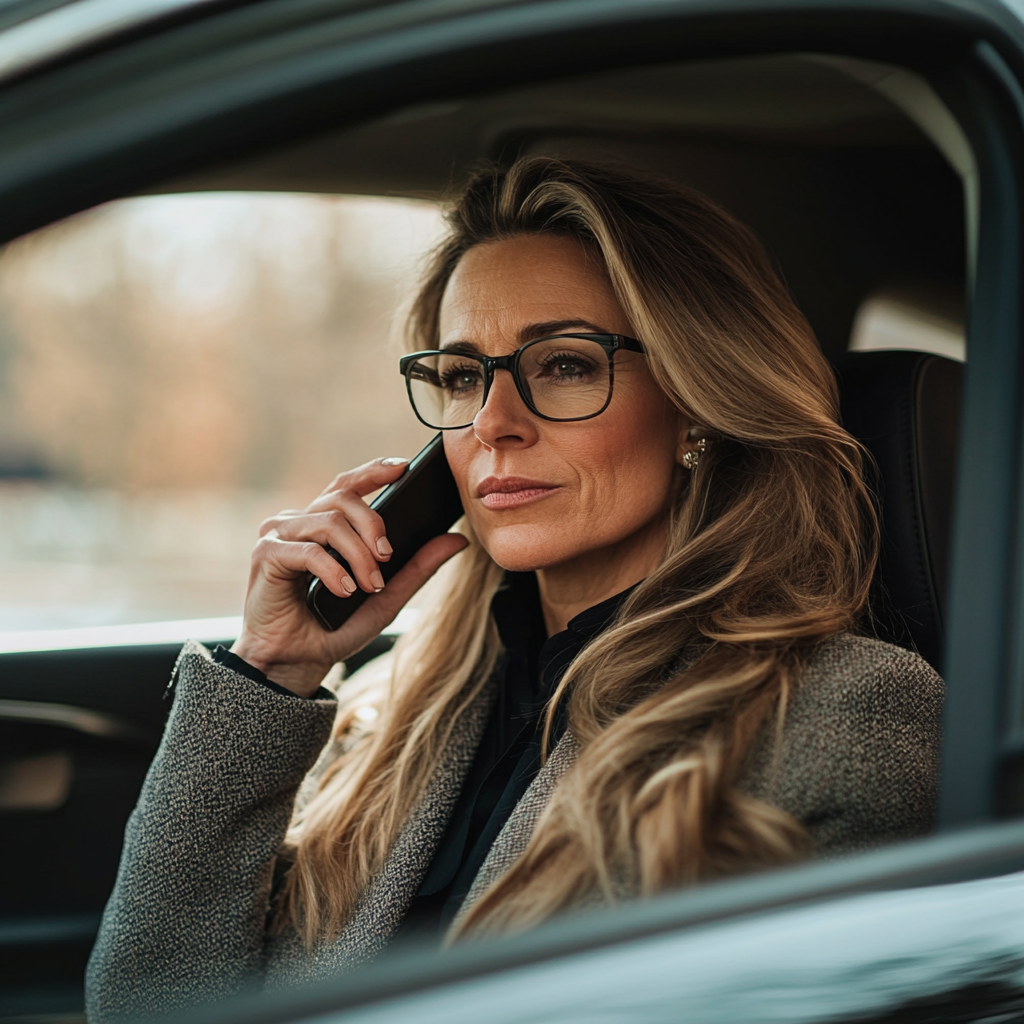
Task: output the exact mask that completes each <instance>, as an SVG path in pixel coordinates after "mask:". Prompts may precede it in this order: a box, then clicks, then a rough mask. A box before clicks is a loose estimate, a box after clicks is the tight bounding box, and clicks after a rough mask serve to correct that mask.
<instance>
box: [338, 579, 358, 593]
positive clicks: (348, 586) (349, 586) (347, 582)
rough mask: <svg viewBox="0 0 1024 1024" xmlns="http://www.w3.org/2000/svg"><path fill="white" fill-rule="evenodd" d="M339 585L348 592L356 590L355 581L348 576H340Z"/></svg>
mask: <svg viewBox="0 0 1024 1024" xmlns="http://www.w3.org/2000/svg"><path fill="white" fill-rule="evenodd" d="M341 585H342V587H343V588H344V589H345V590H346V591H347V592H348V593H349V594H354V593H355V592H356V581H355V580H354V579H352V578H351V577H349V576H344V577H342V580H341Z"/></svg>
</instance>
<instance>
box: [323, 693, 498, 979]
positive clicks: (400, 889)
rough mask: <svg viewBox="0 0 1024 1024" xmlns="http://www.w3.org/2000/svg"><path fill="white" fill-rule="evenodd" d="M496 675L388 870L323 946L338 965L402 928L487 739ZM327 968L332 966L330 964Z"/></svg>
mask: <svg viewBox="0 0 1024 1024" xmlns="http://www.w3.org/2000/svg"><path fill="white" fill-rule="evenodd" d="M496 682H497V681H496V680H495V679H493V678H492V680H491V681H490V682H488V683H487V684H486V685H485V686H484V688H483V690H482V691H481V692H480V694H479V696H478V697H477V698H476V699H475V700H474V702H473V704H472V705H471V706H470V707H469V709H468V711H467V714H466V718H465V720H464V722H463V723H462V724H461V725H460V726H459V728H458V729H456V730H455V732H454V733H453V734H452V737H451V739H450V740H449V741H448V746H447V748H446V749H445V753H444V756H443V757H442V759H441V763H440V765H439V767H438V769H437V771H436V772H435V773H434V776H433V778H432V779H431V780H430V782H429V783H428V784H427V789H426V792H425V793H424V795H423V799H422V800H421V801H420V803H419V804H418V805H417V806H416V807H415V808H414V810H413V812H412V814H410V816H409V818H408V820H407V821H406V823H405V825H403V826H402V830H401V831H400V832H399V834H398V838H397V839H396V840H395V844H394V846H393V847H392V849H391V854H390V856H389V857H388V859H387V862H386V863H385V865H384V868H383V870H382V871H381V872H380V874H379V875H377V876H376V877H375V878H374V879H373V880H372V881H371V882H370V884H369V885H368V886H367V888H366V891H365V892H364V893H363V896H362V898H361V899H360V901H359V905H358V906H357V908H356V911H355V913H354V914H353V915H352V917H351V918H350V919H349V922H348V924H347V925H346V926H345V927H344V929H343V930H342V932H341V934H340V935H339V936H338V938H337V940H336V941H335V942H334V943H332V944H331V946H330V947H329V949H325V950H323V954H326V959H327V960H328V961H332V962H333V969H334V970H337V969H338V968H339V967H341V966H342V965H344V967H346V968H347V967H352V966H355V965H356V964H357V963H359V962H361V961H363V960H367V959H369V958H371V957H373V956H376V955H377V954H378V953H380V952H381V951H382V950H383V949H384V948H385V947H386V946H387V944H388V941H389V940H390V938H391V937H392V936H393V935H394V933H395V932H396V931H397V930H398V927H399V925H400V924H401V923H402V919H403V918H404V917H405V914H406V911H407V910H408V909H409V904H410V903H411V902H412V900H413V897H414V896H415V895H416V891H417V889H419V887H420V884H421V883H422V881H423V878H424V876H425V875H426V872H427V868H428V867H429V866H430V862H431V860H432V859H433V856H434V851H435V849H436V848H437V844H438V843H439V842H440V841H441V837H442V835H444V830H445V829H446V828H447V826H448V821H449V819H450V818H451V815H452V811H453V810H454V808H455V803H456V801H457V800H458V797H459V793H460V792H461V790H462V784H463V782H464V780H465V777H466V773H467V772H468V771H469V767H470V765H471V764H472V762H473V757H474V755H475V754H476V748H477V747H478V746H479V744H480V740H481V738H482V737H483V733H484V728H485V727H486V724H487V718H488V715H489V714H490V711H491V705H492V704H493V702H494V697H495V694H496ZM324 966H325V967H327V968H328V970H330V969H331V966H332V965H331V964H325V965H324Z"/></svg>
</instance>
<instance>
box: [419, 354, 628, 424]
mask: <svg viewBox="0 0 1024 1024" xmlns="http://www.w3.org/2000/svg"><path fill="white" fill-rule="evenodd" d="M620 349H625V350H626V351H628V352H643V351H644V347H643V345H642V344H641V343H640V342H639V341H637V340H636V339H635V338H627V337H625V335H622V334H558V335H555V336H554V337H551V338H538V339H537V340H536V341H531V342H529V343H528V344H526V345H523V347H522V348H519V349H516V351H515V352H511V353H509V355H507V356H485V355H481V354H478V353H476V352H460V351H451V350H448V351H429V352H413V353H412V355H408V356H403V357H402V359H401V361H400V362H399V369H400V371H401V373H402V375H403V376H404V377H405V386H406V389H407V390H408V392H409V401H410V402H412V407H413V411H414V412H415V413H416V416H417V417H418V419H419V421H420V422H421V423H423V424H425V425H426V426H428V427H430V428H432V429H433V430H458V429H459V428H461V427H468V426H470V425H471V424H472V423H473V420H474V419H476V415H477V413H478V412H479V411H480V410H481V409H482V408H483V407H484V403H485V402H486V401H487V395H488V392H489V391H490V390H491V382H492V381H493V380H494V371H495V370H508V372H509V373H511V374H512V380H513V381H515V385H516V390H517V391H518V392H519V395H520V397H521V398H522V400H523V402H525V403H526V407H527V408H528V409H529V410H530V411H531V412H532V413H535V414H536V415H537V416H540V418H541V419H545V420H558V421H567V420H589V419H590V418H591V417H593V416H598V415H600V414H601V413H602V412H604V411H605V409H607V408H608V403H609V402H610V401H611V400H612V387H613V385H614V383H615V353H616V352H618V351H619V350H620Z"/></svg>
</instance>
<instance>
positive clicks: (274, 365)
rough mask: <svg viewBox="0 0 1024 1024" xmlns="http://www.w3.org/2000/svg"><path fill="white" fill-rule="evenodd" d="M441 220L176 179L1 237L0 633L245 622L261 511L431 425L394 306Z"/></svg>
mask: <svg viewBox="0 0 1024 1024" xmlns="http://www.w3.org/2000/svg"><path fill="white" fill-rule="evenodd" d="M440 227H441V212H440V208H439V207H438V206H437V205H436V204H431V203H426V202H416V201H410V200H396V199H387V198H377V197H369V198H361V197H332V196H323V195H309V194H306V195H298V194H276V195H275V194H264V193H237V194H228V193H214V194H193V195H167V196H153V197H143V198H138V199H129V200H124V201H121V202H116V203H112V204H109V205H107V206H104V207H101V208H99V209H96V210H93V211H90V212H87V213H84V214H81V215H78V216H76V217H73V218H71V219H69V220H67V221H64V222H61V223H59V224H57V225H54V226H53V227H50V228H46V229H44V230H42V231H39V232H37V233H35V234H32V235H30V236H27V237H25V238H23V239H20V240H19V241H17V242H14V243H12V244H11V245H9V246H7V247H6V249H5V250H4V251H3V252H2V254H0V332H2V333H0V520H2V521H3V523H4V529H3V531H2V533H0V649H7V650H15V649H19V648H21V649H24V648H26V647H31V646H32V645H33V643H36V644H45V643H48V642H49V643H57V642H59V641H60V639H61V636H60V634H61V633H63V634H64V640H65V641H66V643H65V644H63V645H65V646H67V645H75V644H81V643H93V642H103V641H104V640H108V641H109V640H110V639H113V638H116V637H118V636H122V637H135V638H142V637H145V636H146V635H147V633H146V631H145V630H144V629H143V630H140V629H135V630H134V631H133V630H131V629H128V630H127V631H126V630H125V629H123V628H121V629H120V630H119V627H125V626H138V625H140V624H144V623H147V622H156V621H168V620H214V621H213V622H206V623H204V624H202V625H200V624H196V626H195V627H194V631H198V632H200V633H204V634H207V635H213V636H216V637H218V638H221V637H228V636H231V635H233V629H234V628H237V627H236V626H235V625H234V622H235V619H236V617H237V616H239V615H240V614H241V602H242V597H243V596H244V586H245V580H246V577H247V573H248V568H247V567H248V560H249V552H250V550H251V547H252V544H253V542H254V540H255V538H256V536H257V528H258V524H259V522H260V521H261V520H262V519H263V518H265V517H266V516H268V515H271V514H273V513H274V512H276V511H277V510H278V509H280V508H288V507H296V506H301V505H305V504H307V503H308V502H309V501H310V500H312V498H313V497H314V496H315V495H316V494H318V493H319V492H320V490H321V489H322V488H323V487H324V486H326V484H327V483H329V482H330V480H331V479H332V478H333V477H334V475H335V474H337V473H339V472H341V471H343V470H345V469H348V468H350V467H352V466H355V465H358V464H360V463H362V462H365V461H368V460H369V459H372V458H377V457H380V456H388V455H402V456H405V457H410V456H411V455H413V454H414V453H415V452H416V451H417V450H418V449H419V448H420V447H421V446H422V444H423V443H424V442H425V440H426V439H428V438H429V437H430V436H431V435H430V432H429V431H427V430H426V429H425V428H423V427H421V426H420V425H419V424H418V423H417V422H416V420H415V419H414V417H413V416H412V414H411V411H410V410H409V409H408V402H407V399H406V397H405V393H404V386H403V382H402V379H401V377H400V376H399V374H398V372H397V360H398V356H399V354H400V351H401V342H400V333H401V332H400V324H398V323H397V322H396V317H395V311H396V309H398V308H399V307H400V306H401V304H402V301H403V298H404V297H405V296H407V295H409V294H410V293H411V290H412V288H413V287H414V282H415V280H416V277H417V273H418V267H419V263H420V257H422V255H423V253H424V252H425V251H426V250H428V249H429V247H430V246H431V244H432V243H433V242H434V241H435V239H436V238H437V237H438V233H439V231H440ZM222 620H223V621H222ZM67 631H70V632H67ZM90 631H91V632H90Z"/></svg>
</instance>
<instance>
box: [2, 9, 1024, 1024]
mask: <svg viewBox="0 0 1024 1024" xmlns="http://www.w3.org/2000/svg"><path fill="white" fill-rule="evenodd" d="M521 153H551V154H556V155H600V156H605V157H611V158H614V159H619V160H625V161H628V162H632V163H637V164H641V165H644V166H647V167H650V168H652V169H654V170H657V171H659V172H661V173H664V174H668V175H670V176H674V177H677V178H680V179H682V180H686V181H687V182H689V183H691V184H694V185H696V186H697V187H698V188H701V189H702V190H704V191H705V192H707V193H708V194H709V195H711V196H712V197H713V198H715V199H716V200H718V201H719V202H721V203H722V204H724V205H725V206H726V207H728V208H729V209H730V210H732V211H733V212H735V213H736V214H737V215H738V216H739V217H740V218H741V219H743V220H744V221H746V222H747V223H749V224H750V225H751V226H752V227H753V228H754V229H755V230H756V231H757V232H758V234H759V235H760V236H761V237H762V239H763V240H764V241H765V242H766V244H767V246H768V247H769V249H770V251H771V252H772V253H773V254H774V257H775V258H776V260H777V261H778V264H779V266H780V269H781V271H782V273H783V274H784V277H785V279H786V281H787V283H788V285H789V287H790V288H791V289H792V291H793V293H794V295H795V296H796V298H797V300H798V302H799V304H800V305H801V307H802V308H803V309H804V311H805V312H806V313H807V315H808V318H809V319H810V321H811V323H812V325H813V327H814V328H815V331H816V332H817V334H818V336H819V339H820V341H821V343H822V347H823V350H824V351H825V353H826V355H827V356H828V357H829V358H830V359H832V361H833V362H834V363H835V365H836V366H837V369H838V372H839V374H840V379H841V384H842V388H843V395H844V416H845V421H846V423H847V425H848V426H849V427H850V428H851V430H852V431H853V432H854V433H855V434H856V435H857V436H858V437H860V438H861V440H863V441H864V443H865V444H866V445H867V446H868V447H869V449H871V451H872V452H873V454H874V455H875V458H876V461H877V463H878V469H879V478H878V480H877V481H876V483H877V486H878V488H879V490H880V492H881V499H882V509H883V520H884V525H885V537H884V549H883V561H882V566H881V569H880V576H879V585H878V587H877V589H876V594H875V605H874V607H875V611H876V617H875V624H876V628H877V630H878V632H879V634H880V635H882V636H884V637H887V638H889V639H892V640H894V641H896V642H899V643H903V644H905V645H907V646H913V647H915V648H916V649H918V650H919V651H920V652H921V653H922V655H923V656H924V657H925V658H926V659H927V660H929V661H930V662H931V663H932V664H933V665H934V666H935V667H936V668H937V669H939V670H940V672H941V673H942V675H943V677H944V678H945V680H946V683H947V699H946V715H945V739H944V749H943V764H942V792H941V807H940V824H939V830H938V832H937V834H936V835H934V836H932V837H929V838H927V839H924V840H919V841H915V842H913V843H906V844H902V845H899V846H895V847H892V848H888V849H884V850H877V851H868V852H865V853H863V854H862V855H859V856H856V857H849V858H845V859H843V860H841V861H836V862H833V863H821V864H811V865H805V866H802V867H798V868H790V869H786V870H780V871H772V872H765V873H762V874H759V875H757V876H754V877H750V878H743V879H737V880H732V881H722V882H717V883H713V884H707V885H703V886H700V887H698V888H696V889H694V890H691V891H687V892H680V893H675V894H671V895H666V896H663V897H659V898H657V899H651V900H649V901H645V902H643V903H639V904H635V905H628V906H624V907H620V908H615V909H613V910H608V911H602V912H600V913H595V914H593V915H587V916H580V917H578V918H570V919H566V920H559V921H555V922H553V923H551V924H549V925H546V926H544V927H542V928H539V929H536V930H535V931H533V932H531V933H529V934H525V935H521V936H518V937H514V938H509V939H502V940H500V941H493V942H488V943H481V944H473V945H471V946H466V947H456V948H455V949H453V950H450V951H443V952H438V951H433V950H416V949H413V950H407V951H402V950H397V951H396V952H395V953H394V954H393V955H389V956H387V957H384V958H382V959H381V960H380V961H379V962H377V963H375V964H373V965H371V966H370V967H368V968H367V969H365V970H364V971H361V972H358V973H356V974H354V975H352V976H350V977H344V978H340V979H338V980H337V981H335V982H332V983H331V984H329V985H326V986H322V987H317V988H311V989H308V990H297V991H294V992H287V993H275V994H270V995H267V994H261V995H259V996H250V997H243V998H242V1000H241V1001H240V1002H239V1003H237V1004H234V1005H227V1004H226V1005H222V1006H218V1007H215V1008H210V1009H206V1010H203V1011H202V1012H201V1013H198V1014H195V1015H193V1017H192V1019H193V1020H195V1021H197V1022H198V1021H211V1022H212V1021H225V1022H226V1021H230V1020H238V1021H242V1020H245V1021H249V1022H256V1021H267V1022H272V1021H273V1022H281V1024H284V1022H286V1021H299V1020H306V1019H314V1018H316V1019H321V1020H322V1019H330V1020H338V1021H342V1020H345V1021H349V1020H351V1021H355V1020H366V1021H369V1020H374V1021H384V1020H390V1019H396V1020H397V1019H403V1020H410V1019H411V1020H418V1021H428V1020H434V1019H442V1018H443V1019H445V1020H459V1019H466V1020H468V1019H473V1020H477V1019H480V1018H481V1017H482V1016H484V1015H485V1014H486V1015H487V1017H488V1018H489V1019H494V1020H495V1021H513V1020H515V1021H524V1022H525V1021H537V1022H539V1021H543V1020H549V1019H558V1020H559V1021H568V1020H577V1019H578V1020H584V1019H586V1020H593V1019H596V1018H599V1017H604V1018H607V1019H615V1020H627V1019H628V1020H633V1021H661V1020H667V1019H670V1018H671V1019H678V1018H683V1019H692V1020H700V1021H717V1020H723V1021H724V1020H730V1021H734V1022H736V1021H769V1020H787V1021H798V1020H799V1021H824V1020H846V1019H851V1020H852V1019H858V1020H860V1019H872V1020H877V1021H882V1020H951V1021H952V1020H968V1019H970V1020H974V1019H981V1018H983V1017H985V1019H996V1017H995V1015H997V1014H1004V1015H1005V1016H1003V1017H1000V1018H999V1019H1017V1016H1018V1015H1019V1014H1020V1012H1021V1005H1022V1001H1024V996H1022V992H1024V979H1022V977H1021V964H1022V963H1024V927H1022V926H1021V924H1020V922H1021V921H1024V915H1022V914H1021V913H1020V911H1021V910H1024V875H1022V874H1021V872H1024V823H1021V822H1020V820H1019V816H1020V814H1021V812H1022V811H1024V647H1022V643H1024V639H1022V638H1024V559H1022V556H1021V553H1022V552H1024V516H1022V509H1021V500H1022V494H1024V489H1022V488H1024V465H1022V458H1024V450H1022V444H1021V437H1022V436H1024V432H1022V427H1024V402H1022V395H1021V389H1022V386H1024V373H1022V365H1021V362H1022V357H1024V333H1022V328H1024V290H1022V289H1021V287H1020V281H1021V275H1022V270H1024V266H1022V246H1024V5H1022V4H1020V3H1019V2H1018V0H631V2H630V3H628V4H624V3H621V2H612V0H376V2H374V0H362V2H360V0H248V2H246V0H223V2H222V0H206V2H189V0H161V2H152V3H139V2H136V3H127V2H121V0H72V2H63V3H62V2H60V0H57V2H50V0H38V2H37V0H14V2H8V3H5V4H2V5H0V241H4V242H13V241H14V240H16V239H18V238H21V237H23V236H26V235H29V234H30V233H32V232H37V231H39V230H40V229H43V228H45V227H46V226H47V225H51V224H54V223H56V222H58V221H61V220H62V219H64V218H71V217H74V216H75V215H78V214H80V213H81V212H82V211H86V210H89V209H91V208H94V207H96V206H97V205H99V204H104V203H110V202H112V201H116V200H120V199H123V198H124V197H130V196H139V195H167V194H181V193H202V194H205V193H224V192H233V193H249V192H259V193H264V192H286V193H316V194H346V195H368V196H383V195H400V196H407V197H408V196H418V197H424V196H428V197H435V198H436V197H439V196H443V195H444V194H445V193H446V190H448V189H449V188H450V187H451V186H452V185H453V184H454V185H457V184H458V182H459V181H460V180H462V179H463V178H464V176H465V175H466V173H467V172H468V169H469V168H470V167H471V166H472V165H473V164H474V162H475V161H477V160H480V159H482V158H488V159H492V160H497V161H499V162H501V161H505V162H507V161H509V160H511V159H512V158H514V157H515V156H516V155H518V154H521ZM887 331H888V332H889V334H888V335H886V332H887ZM887 337H888V340H886V338H887ZM893 338H895V339H896V341H895V342H893V340H892V339H893ZM851 339H852V340H851ZM894 344H895V345H896V348H897V349H901V350H900V351H893V346H894ZM965 346H966V347H965ZM851 347H852V351H851ZM869 349H873V351H867V350H869ZM965 354H966V362H964V357H965ZM396 376H397V375H396ZM193 618H198V616H193ZM194 625H195V624H194V623H193V626H194ZM230 628H231V623H230V622H226V621H225V620H224V619H223V618H218V619H216V620H214V621H207V622H206V623H205V625H202V626H201V627H197V628H193V629H191V635H195V634H196V633H198V634H199V635H198V639H201V640H204V641H211V642H212V641H228V640H230V639H231V635H230ZM183 629H184V627H181V626H179V625H176V624H175V623H159V622H154V623H149V624H145V623H143V624H135V625H132V626H131V627H130V628H128V627H125V628H118V629H114V628H110V629H108V630H107V631H106V632H104V631H103V630H98V631H94V632H92V633H90V634H89V637H88V639H86V638H84V635H83V634H81V633H74V632H73V631H71V632H64V633H62V632H60V631H59V630H50V631H45V630H44V631H40V632H39V633H38V635H35V636H32V635H29V634H23V635H21V637H20V639H15V640H11V641H10V642H8V643H7V644H6V648H5V650H4V652H3V653H0V823H2V825H3V842H2V844H0V858H2V859H0V878H2V879H3V881H2V882H0V947H2V954H0V962H2V972H0V979H2V980H0V1019H7V1020H27V1019H36V1020H44V1019H45V1020H50V1021H54V1020H58V1019H59V1020H62V1021H65V1020H66V1021H70V1020H81V1019H84V1018H83V1017H82V1012H83V1011H82V1005H83V1003H82V980H81V978H82V971H83V969H84V965H85V961H86V959H87V957H88V953H89V950H90V948H91V944H92V942H93V939H94V937H95V934H96V929H97V927H98V923H99V916H100V914H101V912H102V908H103V905H104V902H105V900H106V898H107V895H108V894H109V891H110V889H111V887H112V885H113V881H114V877H115V874H116V869H117V862H118V857H119V852H120V844H121V837H122V832H123V828H124V824H125V821H126V820H127V816H128V814H129V813H130V811H131V808H132V806H133V803H134V800H135V798H136V795H137V793H138V790H139V787H140V786H141V783H142V780H143V777H144V774H145V771H146V767H147V765H148V763H149V760H150V759H151V757H152V755H153V752H154V751H155V749H156V746H157V744H158V743H159V737H160V730H161V726H162V722H163V720H164V718H165V716H166V712H167V704H166V702H165V699H164V694H165V690H166V688H167V682H168V679H169V676H170V671H171V668H172V666H173V664H174V660H175V657H176V655H177V650H178V647H179V646H180V642H181V641H182V640H184V639H185V635H183ZM389 642H390V641H389V639H388V638H387V637H384V638H381V640H379V641H377V642H375V644H374V646H373V647H372V649H368V650H367V651H366V652H363V653H362V654H361V655H360V656H359V658H358V659H354V660H353V663H352V664H351V665H350V666H349V667H350V668H354V667H356V661H357V660H359V661H362V660H365V659H366V658H368V657H369V656H371V655H372V654H375V653H379V652H380V651H382V650H384V649H386V647H387V646H388V644H389ZM5 794H6V795H5ZM12 794H13V795H12ZM33 794H34V795H33ZM33 801H35V802H33ZM958 1015H959V1016H958ZM986 1015H987V1016H986Z"/></svg>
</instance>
